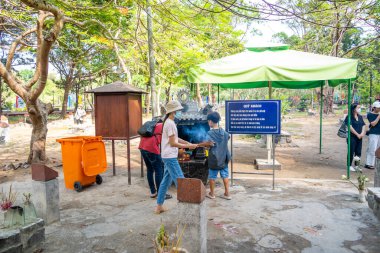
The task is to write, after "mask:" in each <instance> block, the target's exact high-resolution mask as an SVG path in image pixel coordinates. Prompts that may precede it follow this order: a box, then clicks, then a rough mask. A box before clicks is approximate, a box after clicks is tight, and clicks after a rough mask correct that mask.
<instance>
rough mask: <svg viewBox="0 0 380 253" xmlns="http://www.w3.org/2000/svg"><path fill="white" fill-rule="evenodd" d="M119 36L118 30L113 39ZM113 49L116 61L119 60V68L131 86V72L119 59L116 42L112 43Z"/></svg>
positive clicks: (121, 59)
mask: <svg viewBox="0 0 380 253" xmlns="http://www.w3.org/2000/svg"><path fill="white" fill-rule="evenodd" d="M119 34H120V29H119V30H118V31H117V32H116V35H115V38H118V37H119ZM113 47H114V49H115V53H116V56H117V59H118V60H119V63H120V66H121V68H122V69H123V72H124V74H126V75H127V84H128V85H132V75H131V71H130V70H129V68H128V67H127V64H125V61H124V59H123V58H122V57H121V54H120V50H119V46H118V45H117V42H116V41H114V42H113Z"/></svg>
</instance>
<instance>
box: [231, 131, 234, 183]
mask: <svg viewBox="0 0 380 253" xmlns="http://www.w3.org/2000/svg"><path fill="white" fill-rule="evenodd" d="M233 141H234V135H233V134H231V186H233V185H234V145H233Z"/></svg>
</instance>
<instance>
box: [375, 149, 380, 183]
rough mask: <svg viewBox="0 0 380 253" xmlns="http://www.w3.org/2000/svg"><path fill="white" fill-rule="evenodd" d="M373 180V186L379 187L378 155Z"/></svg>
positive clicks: (379, 164)
mask: <svg viewBox="0 0 380 253" xmlns="http://www.w3.org/2000/svg"><path fill="white" fill-rule="evenodd" d="M379 150H380V149H379ZM374 181H375V187H380V157H379V158H376V163H375V178H374Z"/></svg>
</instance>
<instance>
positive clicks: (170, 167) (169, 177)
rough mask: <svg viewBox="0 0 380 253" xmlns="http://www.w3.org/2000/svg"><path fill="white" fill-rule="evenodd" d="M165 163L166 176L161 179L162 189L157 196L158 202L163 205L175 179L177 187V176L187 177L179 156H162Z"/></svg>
mask: <svg viewBox="0 0 380 253" xmlns="http://www.w3.org/2000/svg"><path fill="white" fill-rule="evenodd" d="M162 160H163V161H164V164H165V169H164V178H163V179H162V181H161V185H160V189H159V191H158V196H157V204H158V205H162V204H163V203H164V201H165V195H166V192H167V191H168V189H169V187H170V186H171V185H172V182H173V181H174V184H175V186H176V187H177V178H185V177H184V176H183V172H182V169H181V167H180V166H179V163H178V160H177V158H162Z"/></svg>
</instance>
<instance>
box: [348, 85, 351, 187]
mask: <svg viewBox="0 0 380 253" xmlns="http://www.w3.org/2000/svg"><path fill="white" fill-rule="evenodd" d="M350 107H351V79H348V99H347V116H348V124H347V178H348V179H350V166H351V164H350V153H351V108H350Z"/></svg>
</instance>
